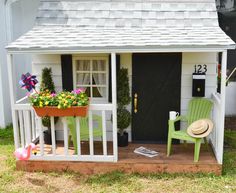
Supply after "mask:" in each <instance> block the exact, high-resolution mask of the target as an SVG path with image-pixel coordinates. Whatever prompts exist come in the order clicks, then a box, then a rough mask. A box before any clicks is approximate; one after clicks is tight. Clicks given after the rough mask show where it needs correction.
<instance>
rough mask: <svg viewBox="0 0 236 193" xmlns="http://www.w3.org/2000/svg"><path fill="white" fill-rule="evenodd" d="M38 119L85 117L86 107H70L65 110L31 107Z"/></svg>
mask: <svg viewBox="0 0 236 193" xmlns="http://www.w3.org/2000/svg"><path fill="white" fill-rule="evenodd" d="M33 108H34V110H35V112H36V114H37V115H38V116H39V117H45V116H53V117H70V116H71V117H72V116H77V117H86V116H87V113H88V105H87V106H80V107H79V106H72V107H70V108H66V109H58V108H57V107H35V106H34V107H33Z"/></svg>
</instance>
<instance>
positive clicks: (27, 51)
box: [7, 46, 235, 54]
mask: <svg viewBox="0 0 236 193" xmlns="http://www.w3.org/2000/svg"><path fill="white" fill-rule="evenodd" d="M228 49H235V46H222V47H221V46H219V47H199V48H197V47H192V48H191V47H178V48H176V47H168V48H161V47H160V48H97V49H95V48H93V49H60V48H58V49H7V52H8V53H10V54H67V53H68V54H78V53H111V52H116V53H150V52H222V51H225V50H228Z"/></svg>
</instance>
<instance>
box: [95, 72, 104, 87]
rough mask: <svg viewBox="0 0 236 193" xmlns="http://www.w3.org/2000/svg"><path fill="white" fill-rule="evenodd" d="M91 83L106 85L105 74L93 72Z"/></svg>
mask: <svg viewBox="0 0 236 193" xmlns="http://www.w3.org/2000/svg"><path fill="white" fill-rule="evenodd" d="M93 85H106V74H103V73H93Z"/></svg>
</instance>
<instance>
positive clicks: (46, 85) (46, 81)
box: [40, 68, 58, 144]
mask: <svg viewBox="0 0 236 193" xmlns="http://www.w3.org/2000/svg"><path fill="white" fill-rule="evenodd" d="M40 92H50V93H55V85H54V82H53V79H52V69H51V68H43V69H42V81H41V84H40ZM54 121H55V123H56V122H57V121H58V117H55V119H54ZM42 124H43V126H44V127H47V128H48V130H46V131H44V142H45V143H46V144H52V140H51V139H52V138H51V121H50V117H49V116H45V117H43V118H42Z"/></svg>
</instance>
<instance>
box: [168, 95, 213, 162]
mask: <svg viewBox="0 0 236 193" xmlns="http://www.w3.org/2000/svg"><path fill="white" fill-rule="evenodd" d="M212 107H213V103H212V101H210V100H208V99H205V98H193V99H192V100H191V101H190V102H189V104H188V112H187V115H186V116H178V117H177V118H176V119H175V120H169V121H168V124H169V131H168V142H167V156H169V155H170V152H171V145H172V139H180V140H184V142H186V141H191V142H194V143H195V148H194V162H198V160H199V154H200V148H201V142H202V139H201V138H194V137H191V136H189V135H188V133H187V129H185V130H180V131H176V130H175V123H176V122H177V121H186V122H187V126H189V125H190V124H191V123H192V122H194V121H197V120H199V119H204V118H208V119H209V118H210V116H211V110H212ZM204 141H205V143H206V145H207V140H206V138H204Z"/></svg>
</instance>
